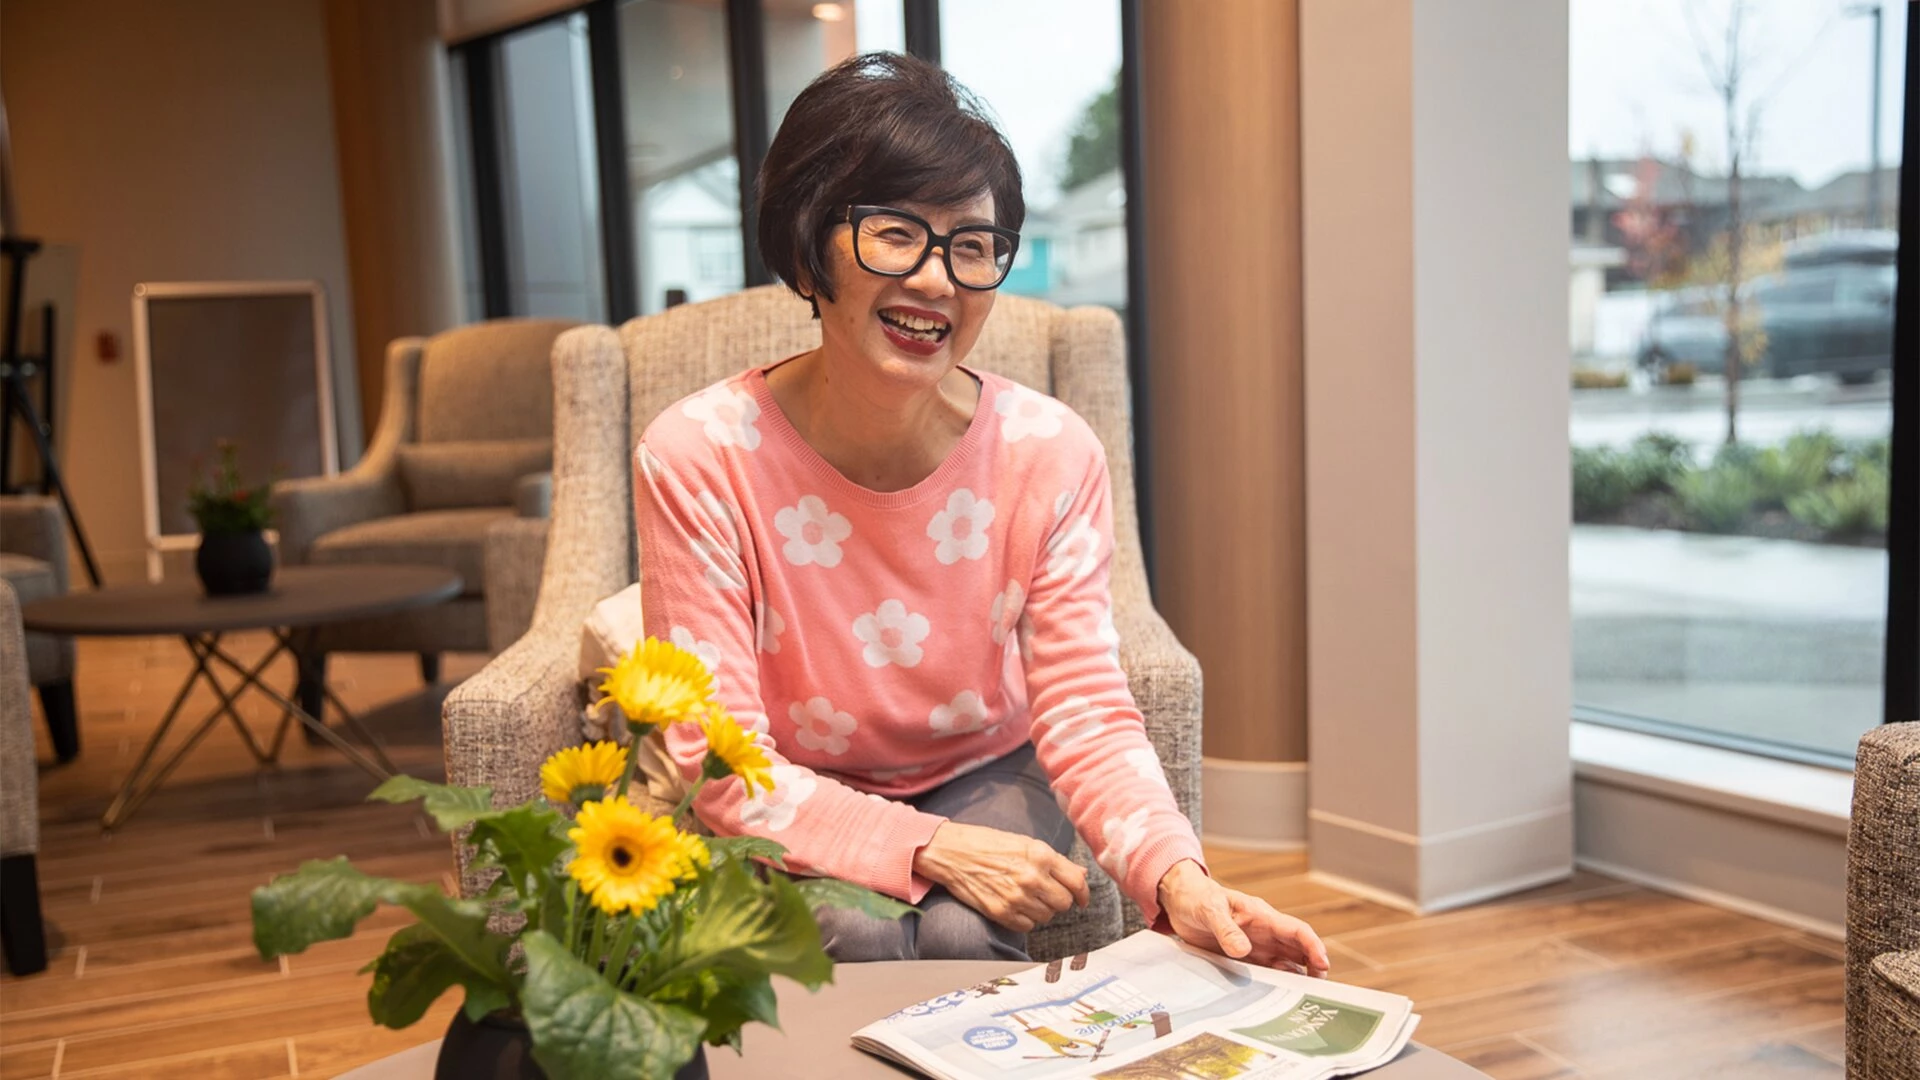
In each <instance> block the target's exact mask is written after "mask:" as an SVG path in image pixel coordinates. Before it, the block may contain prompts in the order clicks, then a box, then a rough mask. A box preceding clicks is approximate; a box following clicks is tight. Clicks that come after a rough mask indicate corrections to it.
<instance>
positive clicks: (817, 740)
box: [787, 697, 860, 757]
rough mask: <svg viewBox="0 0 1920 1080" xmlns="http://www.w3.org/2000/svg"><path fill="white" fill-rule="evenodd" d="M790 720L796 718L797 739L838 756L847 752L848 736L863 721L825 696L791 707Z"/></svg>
mask: <svg viewBox="0 0 1920 1080" xmlns="http://www.w3.org/2000/svg"><path fill="white" fill-rule="evenodd" d="M787 719H789V720H792V721H793V726H794V728H795V730H794V733H793V739H794V741H795V742H797V743H799V744H800V745H801V746H804V747H806V748H807V749H809V750H818V751H820V752H822V753H825V754H832V755H833V756H835V757H839V756H840V755H841V754H844V753H846V752H847V747H848V746H849V745H851V743H850V742H849V740H848V739H847V736H849V735H852V734H853V733H854V732H855V731H857V730H859V727H860V721H858V720H855V719H854V718H853V714H851V713H844V712H841V711H839V710H838V709H835V708H834V707H833V702H831V701H828V700H827V699H826V698H823V697H812V698H808V699H807V700H806V701H805V702H804V703H802V702H798V701H796V702H794V703H793V704H792V705H789V706H787Z"/></svg>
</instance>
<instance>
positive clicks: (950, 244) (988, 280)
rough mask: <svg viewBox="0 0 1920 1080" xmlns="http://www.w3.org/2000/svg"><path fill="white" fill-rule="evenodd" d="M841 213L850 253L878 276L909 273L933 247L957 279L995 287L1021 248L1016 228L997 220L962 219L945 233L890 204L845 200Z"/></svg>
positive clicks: (967, 285) (975, 286)
mask: <svg viewBox="0 0 1920 1080" xmlns="http://www.w3.org/2000/svg"><path fill="white" fill-rule="evenodd" d="M841 213H842V217H841V220H843V221H845V222H846V223H847V224H849V225H851V226H853V257H854V259H855V260H856V261H858V262H859V263H860V268H861V269H863V270H865V271H867V272H868V273H870V274H879V275H881V276H882V277H909V276H911V275H912V274H913V273H914V272H915V271H917V270H919V269H920V267H921V265H922V264H923V263H925V262H926V261H927V256H929V255H931V254H933V249H934V248H936V247H937V248H939V249H940V253H941V257H942V258H943V259H944V260H945V261H946V264H947V278H948V279H949V280H950V281H952V282H953V283H954V284H955V285H958V286H960V287H961V288H963V289H979V290H986V289H997V288H999V287H1000V283H1001V282H1003V281H1005V280H1007V273H1008V272H1009V271H1011V270H1012V269H1013V255H1014V252H1016V251H1019V250H1020V234H1019V233H1017V232H1014V231H1013V230H1012V229H1003V228H1001V227H1000V226H998V225H962V226H961V227H960V228H958V229H955V230H953V231H952V232H950V233H947V234H946V235H944V236H943V235H941V234H939V233H936V232H934V231H933V226H931V225H929V224H927V222H926V219H924V218H920V217H917V216H915V215H913V214H909V213H907V212H906V211H905V210H896V209H894V208H893V207H891V206H849V207H847V208H846V209H845V210H844V211H842V212H841Z"/></svg>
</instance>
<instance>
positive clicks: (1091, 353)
mask: <svg viewBox="0 0 1920 1080" xmlns="http://www.w3.org/2000/svg"><path fill="white" fill-rule="evenodd" d="M620 339H621V343H622V345H623V347H624V348H625V351H626V356H627V384H628V388H629V391H630V393H631V401H630V403H629V410H628V414H627V415H628V417H629V423H630V430H629V432H628V440H627V445H628V447H629V448H631V447H632V446H634V445H635V444H637V443H638V442H639V440H640V436H641V434H642V433H643V432H644V431H645V430H646V427H647V425H648V424H650V423H652V422H653V419H654V417H656V416H658V415H659V414H660V412H661V411H662V410H664V409H666V408H667V407H668V406H670V405H672V404H673V403H674V402H676V401H678V400H680V399H681V398H683V397H686V396H687V395H688V394H692V393H694V392H695V391H698V390H700V389H702V388H704V387H707V386H710V385H712V384H713V383H716V382H719V381H720V380H721V379H724V378H726V377H727V376H729V375H732V374H734V373H735V372H738V371H740V370H741V369H743V368H747V367H751V366H754V365H758V364H767V363H771V362H773V361H775V360H779V359H782V358H784V357H788V356H792V355H794V354H795V353H801V352H805V351H807V350H808V349H812V348H816V347H818V346H819V344H820V327H819V324H818V323H816V322H815V321H814V320H813V317H812V312H811V310H810V309H809V308H808V306H807V304H806V302H805V301H803V300H800V299H799V298H798V297H796V296H794V295H793V293H792V292H790V291H789V290H788V289H787V288H786V287H785V286H783V285H763V286H760V287H758V288H753V289H747V290H745V291H743V292H738V293H734V294H732V295H731V296H725V297H722V298H720V299H717V300H709V301H706V302H704V303H699V304H687V305H682V306H680V307H676V308H673V309H671V310H668V311H665V312H662V313H660V314H658V315H649V316H645V317H642V318H638V319H634V320H631V321H629V322H628V323H626V325H624V326H622V327H621V328H620ZM967 364H968V366H970V367H978V368H981V369H983V370H986V371H991V372H994V373H995V374H998V375H1003V376H1005V377H1007V378H1009V379H1012V380H1014V381H1015V382H1019V383H1022V384H1024V385H1026V386H1030V387H1032V388H1034V389H1036V390H1040V391H1043V392H1045V393H1048V394H1052V395H1053V396H1054V397H1057V398H1059V399H1060V400H1061V401H1063V402H1065V403H1066V404H1067V405H1068V406H1069V407H1071V408H1072V409H1073V410H1074V411H1075V412H1077V413H1079V414H1080V415H1081V416H1082V417H1085V418H1086V420H1087V422H1088V424H1090V425H1091V426H1092V427H1093V429H1094V432H1095V433H1096V434H1097V435H1099V437H1100V441H1101V442H1102V443H1103V444H1104V445H1105V446H1106V450H1107V462H1108V466H1109V468H1110V470H1111V472H1112V475H1113V499H1114V523H1113V524H1114V536H1115V539H1116V543H1117V550H1116V552H1115V566H1114V573H1113V578H1114V588H1115V590H1116V591H1120V590H1123V589H1132V588H1136V587H1137V588H1139V589H1140V590H1141V591H1142V595H1143V596H1144V590H1145V587H1146V577H1145V570H1144V566H1143V563H1142V561H1141V556H1140V532H1139V519H1138V517H1137V515H1136V513H1135V508H1134V498H1133V435H1132V421H1131V416H1132V413H1131V409H1130V396H1129V390H1128V382H1127V362H1126V338H1125V335H1124V333H1123V332H1122V330H1121V325H1120V319H1119V317H1118V316H1116V315H1115V314H1114V313H1113V312H1112V311H1111V310H1109V309H1107V308H1099V307H1080V308H1073V309H1066V308H1061V307H1057V306H1055V305H1053V304H1049V303H1046V302H1044V301H1040V300H1034V299H1031V298H1029V297H1024V296H1013V295H1009V294H1005V293H1003V294H1001V295H1000V297H999V298H998V299H997V300H996V301H995V302H994V307H993V314H992V315H991V316H990V317H989V318H988V319H987V324H986V327H985V328H984V329H983V330H982V331H981V334H980V339H979V340H978V341H977V342H975V344H974V347H973V352H972V354H971V355H969V356H968V358H967ZM629 528H631V523H629ZM629 539H631V538H629ZM628 550H629V551H632V544H631V542H629V544H628Z"/></svg>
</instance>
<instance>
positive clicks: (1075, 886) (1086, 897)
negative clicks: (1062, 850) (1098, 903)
mask: <svg viewBox="0 0 1920 1080" xmlns="http://www.w3.org/2000/svg"><path fill="white" fill-rule="evenodd" d="M1051 869H1052V872H1053V880H1055V881H1057V882H1059V883H1060V884H1062V885H1064V886H1066V889H1067V891H1068V892H1069V893H1071V894H1072V899H1073V902H1074V903H1076V904H1079V905H1080V906H1081V907H1083V908H1084V907H1087V906H1089V905H1091V904H1092V903H1093V891H1092V890H1091V889H1089V888H1088V887H1087V871H1086V868H1085V867H1083V866H1081V865H1080V864H1079V863H1077V862H1074V861H1073V860H1072V859H1069V858H1067V857H1066V856H1064V855H1055V856H1054V857H1053V863H1052V867H1051ZM1061 910H1063V911H1064V910H1066V909H1065V908H1062V909H1061Z"/></svg>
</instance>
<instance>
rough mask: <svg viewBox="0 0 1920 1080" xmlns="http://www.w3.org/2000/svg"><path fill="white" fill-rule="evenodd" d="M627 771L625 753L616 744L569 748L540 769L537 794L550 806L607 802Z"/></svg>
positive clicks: (595, 744) (592, 744) (588, 744)
mask: <svg viewBox="0 0 1920 1080" xmlns="http://www.w3.org/2000/svg"><path fill="white" fill-rule="evenodd" d="M626 771H627V755H626V752H625V751H623V750H621V749H620V747H619V745H618V744H616V743H610V742H596V743H587V744H586V745H585V746H569V747H567V748H566V749H565V750H562V751H560V752H559V753H557V754H555V755H553V756H552V757H550V758H548V759H547V763H546V764H545V765H542V766H540V793H541V794H543V795H545V796H546V797H547V801H548V802H551V803H556V804H558V803H576V804H578V805H581V806H585V805H586V804H588V803H590V802H593V801H595V800H597V799H604V798H606V797H607V793H608V792H610V791H612V790H613V788H614V786H615V785H616V784H618V783H619V782H620V777H621V775H622V774H624V773H625V772H626Z"/></svg>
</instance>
